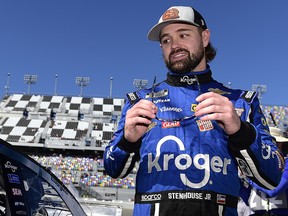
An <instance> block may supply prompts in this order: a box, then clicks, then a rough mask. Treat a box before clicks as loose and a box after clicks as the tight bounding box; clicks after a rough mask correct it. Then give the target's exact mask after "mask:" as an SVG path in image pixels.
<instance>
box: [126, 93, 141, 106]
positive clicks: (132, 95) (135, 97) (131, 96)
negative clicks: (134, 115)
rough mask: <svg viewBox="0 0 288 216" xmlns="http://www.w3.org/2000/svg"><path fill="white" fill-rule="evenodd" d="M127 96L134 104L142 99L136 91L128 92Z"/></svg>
mask: <svg viewBox="0 0 288 216" xmlns="http://www.w3.org/2000/svg"><path fill="white" fill-rule="evenodd" d="M126 97H127V99H128V100H129V102H130V104H131V105H134V104H135V103H136V102H137V101H139V99H140V98H139V96H138V95H137V93H136V92H131V93H129V94H126Z"/></svg>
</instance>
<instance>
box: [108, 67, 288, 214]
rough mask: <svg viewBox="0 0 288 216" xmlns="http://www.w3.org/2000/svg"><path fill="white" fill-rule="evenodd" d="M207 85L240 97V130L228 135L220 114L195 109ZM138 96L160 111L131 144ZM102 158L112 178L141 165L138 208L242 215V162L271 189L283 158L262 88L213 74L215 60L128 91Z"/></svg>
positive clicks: (233, 99) (142, 210)
mask: <svg viewBox="0 0 288 216" xmlns="http://www.w3.org/2000/svg"><path fill="white" fill-rule="evenodd" d="M209 91H213V92H216V93H218V94H221V95H223V96H225V97H227V98H229V100H230V101H231V102H232V103H233V104H234V106H235V109H236V111H237V113H238V115H239V117H240V118H241V121H242V123H241V128H240V130H239V131H238V132H236V133H235V134H233V135H230V136H228V135H227V134H226V133H225V132H224V130H223V129H222V128H221V127H220V126H219V125H218V123H217V122H216V121H202V120H200V119H199V118H196V117H195V116H194V115H193V113H194V112H193V110H194V108H195V106H196V105H197V102H196V100H195V98H196V97H197V96H198V95H199V94H201V93H204V92H209ZM140 99H146V100H151V101H153V102H154V103H155V105H156V106H157V107H158V111H157V114H156V115H157V118H155V119H153V120H152V121H153V122H152V123H151V124H150V125H149V127H148V129H147V132H146V133H145V134H144V136H143V137H142V138H141V139H139V140H138V141H137V142H135V143H131V142H129V141H127V140H126V139H125V137H124V124H125V116H126V112H127V110H128V109H130V108H131V107H132V106H133V105H134V104H135V103H137V102H138V101H139V100H140ZM103 157H104V167H105V170H106V172H107V173H108V174H109V175H110V176H111V177H113V178H123V177H125V176H127V175H128V174H129V173H130V172H131V171H132V169H133V168H134V166H135V165H136V166H139V167H138V171H137V176H136V194H135V205H134V215H181V216H182V215H209V216H210V215H227V216H228V215H229V216H231V215H237V202H238V196H239V189H240V180H239V178H238V167H239V168H240V169H241V171H242V173H244V174H245V175H246V176H248V177H249V178H250V179H251V180H252V181H254V182H256V183H257V184H259V185H261V186H263V187H265V188H270V189H273V188H274V187H275V186H276V185H277V183H278V182H279V180H280V178H281V173H282V168H283V167H282V166H283V163H284V161H283V158H282V156H281V155H280V154H279V153H278V148H277V147H276V145H275V144H274V143H273V142H272V137H271V136H270V134H269V128H268V126H267V124H266V119H265V117H264V115H263V113H262V111H261V108H260V105H259V100H258V98H257V96H256V93H255V92H251V91H242V90H232V89H230V88H227V87H225V86H224V85H223V84H221V83H219V82H217V81H215V80H214V79H213V78H212V72H211V70H210V69H209V66H208V69H207V70H205V71H203V72H193V74H191V73H190V74H186V75H176V74H174V73H173V72H168V74H167V79H166V80H165V81H163V82H161V83H158V84H157V85H156V86H155V87H153V88H150V89H141V90H139V91H137V92H133V93H130V94H127V101H126V103H125V105H124V107H123V110H122V116H121V119H120V121H119V125H118V129H117V131H116V132H115V133H114V137H113V139H112V140H111V141H110V143H109V145H108V146H107V147H106V149H105V152H104V156H103Z"/></svg>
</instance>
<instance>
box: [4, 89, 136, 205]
mask: <svg viewBox="0 0 288 216" xmlns="http://www.w3.org/2000/svg"><path fill="white" fill-rule="evenodd" d="M123 105H124V99H117V98H113V99H112V98H96V97H91V98H86V97H80V96H77V97H76V96H75V97H73V96H55V95H54V96H47V95H26V94H12V95H9V96H5V97H4V98H3V99H2V100H1V102H0V138H1V139H3V140H5V141H7V142H9V143H11V144H12V145H14V146H15V147H16V148H18V149H19V150H20V151H22V152H24V153H26V154H28V155H29V156H31V157H32V158H33V159H35V160H36V161H38V162H39V163H40V164H41V165H43V166H45V167H48V168H49V169H51V170H52V172H53V173H54V174H55V175H56V176H57V177H58V178H59V179H60V180H61V181H62V182H63V183H64V184H66V185H67V186H69V188H71V186H72V188H76V189H77V193H78V194H79V196H80V197H84V198H87V197H94V198H97V199H100V200H117V199H119V200H120V199H121V200H127V201H129V200H132V199H133V194H134V191H133V189H134V179H135V175H133V174H132V175H130V176H128V177H127V178H125V179H112V178H111V177H109V176H107V175H105V172H103V171H104V166H103V160H102V156H103V151H104V149H105V146H106V145H107V144H108V142H109V141H110V140H111V138H112V135H113V132H114V131H115V129H116V128H117V124H118V120H119V118H120V115H121V110H122V107H123Z"/></svg>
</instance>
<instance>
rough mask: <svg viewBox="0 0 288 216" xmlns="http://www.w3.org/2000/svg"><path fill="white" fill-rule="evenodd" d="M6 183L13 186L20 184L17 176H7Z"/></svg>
mask: <svg viewBox="0 0 288 216" xmlns="http://www.w3.org/2000/svg"><path fill="white" fill-rule="evenodd" d="M7 176H8V181H9V182H10V183H14V184H20V180H19V176H18V175H15V174H7Z"/></svg>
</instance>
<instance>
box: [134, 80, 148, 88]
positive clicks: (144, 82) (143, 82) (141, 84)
mask: <svg viewBox="0 0 288 216" xmlns="http://www.w3.org/2000/svg"><path fill="white" fill-rule="evenodd" d="M147 85H148V80H145V79H134V81H133V86H135V88H137V89H142V88H145V87H147Z"/></svg>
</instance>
